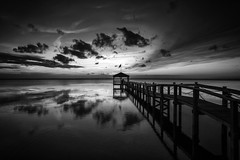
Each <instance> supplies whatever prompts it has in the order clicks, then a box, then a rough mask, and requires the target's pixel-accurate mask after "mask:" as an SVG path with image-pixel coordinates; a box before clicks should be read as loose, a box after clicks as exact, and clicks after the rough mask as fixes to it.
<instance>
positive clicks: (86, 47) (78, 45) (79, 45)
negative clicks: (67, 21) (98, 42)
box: [71, 39, 98, 56]
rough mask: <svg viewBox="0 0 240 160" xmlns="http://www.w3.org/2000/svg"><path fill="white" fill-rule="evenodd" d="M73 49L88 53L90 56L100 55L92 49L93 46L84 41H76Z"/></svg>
mask: <svg viewBox="0 0 240 160" xmlns="http://www.w3.org/2000/svg"><path fill="white" fill-rule="evenodd" d="M73 42H74V43H75V44H73V45H72V46H71V48H72V49H73V50H76V51H80V52H84V53H87V55H88V56H97V55H98V53H97V52H96V51H94V50H93V49H92V46H91V45H90V44H88V43H86V42H84V41H82V40H77V39H74V40H73Z"/></svg>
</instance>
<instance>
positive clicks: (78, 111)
mask: <svg viewBox="0 0 240 160" xmlns="http://www.w3.org/2000/svg"><path fill="white" fill-rule="evenodd" d="M107 87H108V86H107ZM24 91H25V92H22V93H21V94H19V92H14V91H12V92H11V94H9V96H8V95H5V97H4V98H5V99H4V98H3V97H2V96H1V95H0V100H1V99H3V100H4V101H3V103H6V106H8V105H11V106H15V107H14V111H15V112H20V113H25V114H36V115H39V116H41V115H46V114H48V115H50V116H53V117H54V118H56V119H57V120H58V121H59V124H58V125H57V128H58V129H61V128H63V127H64V123H63V121H64V118H63V117H65V116H70V117H74V118H79V119H82V118H86V117H87V116H88V118H90V119H91V121H92V122H94V123H97V125H99V126H101V127H112V128H115V127H116V128H117V130H122V131H127V130H130V129H132V128H134V127H135V126H136V125H137V124H140V123H141V121H142V120H143V119H142V117H141V115H140V114H139V112H137V110H135V109H133V107H131V106H129V105H130V104H131V103H129V100H128V98H127V95H126V97H124V99H118V98H117V99H115V98H113V96H112V94H113V93H112V87H109V89H106V88H104V86H103V88H101V87H99V85H97V86H95V85H89V84H84V85H81V87H80V86H79V88H77V87H75V88H74V87H72V88H71V87H69V86H67V88H58V89H56V90H53V89H52V88H51V90H49V88H47V87H45V88H40V89H39V90H38V91H37V90H36V89H28V90H26V89H25V90H24ZM6 97H7V98H6ZM0 105H2V101H1V103H0ZM34 132H35V129H33V130H31V131H30V132H29V134H34Z"/></svg>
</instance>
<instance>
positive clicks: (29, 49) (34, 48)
mask: <svg viewBox="0 0 240 160" xmlns="http://www.w3.org/2000/svg"><path fill="white" fill-rule="evenodd" d="M48 48H49V47H48V45H46V44H45V43H43V44H41V43H37V45H33V44H28V45H27V46H18V47H17V48H13V51H14V52H19V53H44V51H46V50H47V49H48Z"/></svg>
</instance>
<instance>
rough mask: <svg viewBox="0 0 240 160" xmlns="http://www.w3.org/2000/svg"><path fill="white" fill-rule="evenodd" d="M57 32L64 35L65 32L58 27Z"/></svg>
mask: <svg viewBox="0 0 240 160" xmlns="http://www.w3.org/2000/svg"><path fill="white" fill-rule="evenodd" d="M57 33H58V34H60V35H64V34H65V33H64V32H63V31H62V30H60V29H57Z"/></svg>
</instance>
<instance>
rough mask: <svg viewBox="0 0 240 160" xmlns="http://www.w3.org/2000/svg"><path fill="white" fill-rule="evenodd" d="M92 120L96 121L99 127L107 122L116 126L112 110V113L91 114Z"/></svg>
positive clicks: (98, 112) (100, 111) (99, 112)
mask: <svg viewBox="0 0 240 160" xmlns="http://www.w3.org/2000/svg"><path fill="white" fill-rule="evenodd" d="M93 118H94V119H95V120H96V121H97V124H100V125H101V126H104V125H106V124H107V123H109V122H112V124H113V125H115V124H116V119H115V117H114V110H112V111H102V110H99V111H97V112H95V113H94V114H93Z"/></svg>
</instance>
